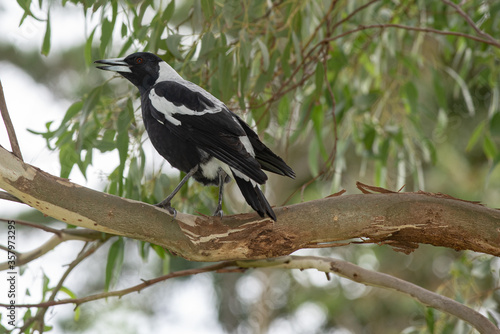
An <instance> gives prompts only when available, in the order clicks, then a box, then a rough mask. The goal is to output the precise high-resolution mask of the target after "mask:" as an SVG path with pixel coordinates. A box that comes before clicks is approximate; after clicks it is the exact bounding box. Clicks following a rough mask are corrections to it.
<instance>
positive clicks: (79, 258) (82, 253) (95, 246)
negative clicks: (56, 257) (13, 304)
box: [20, 240, 104, 333]
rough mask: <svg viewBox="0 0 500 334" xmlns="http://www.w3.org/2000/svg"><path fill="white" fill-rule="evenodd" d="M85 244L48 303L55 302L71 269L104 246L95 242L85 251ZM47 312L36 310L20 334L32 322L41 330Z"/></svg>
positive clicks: (41, 308)
mask: <svg viewBox="0 0 500 334" xmlns="http://www.w3.org/2000/svg"><path fill="white" fill-rule="evenodd" d="M87 244H88V243H85V245H84V246H83V247H82V249H81V251H80V252H79V253H78V256H77V258H76V259H75V260H74V261H73V262H71V263H70V264H69V266H68V268H67V269H66V271H65V272H64V274H63V275H62V277H61V279H60V280H59V282H58V283H57V285H56V286H55V287H54V288H53V289H52V294H51V295H50V297H49V299H48V302H50V301H54V300H55V298H56V295H57V293H58V292H59V291H60V290H61V288H62V287H63V283H64V281H65V280H66V278H67V277H68V275H69V274H70V273H71V271H73V269H75V268H76V266H77V265H79V264H80V262H82V261H83V260H85V259H86V258H88V257H89V256H90V255H92V254H93V253H94V252H95V251H96V250H97V249H99V247H101V246H102V245H103V244H104V241H102V240H99V241H97V242H94V243H93V244H92V245H91V247H89V248H88V249H87ZM47 311H48V307H40V308H38V311H37V313H36V315H35V316H33V317H32V318H29V319H27V320H26V321H25V323H24V324H23V327H22V328H21V329H20V332H21V333H22V332H23V331H24V330H25V329H26V328H29V327H30V326H31V324H32V323H34V322H38V326H36V325H35V327H37V328H39V329H40V328H43V327H44V323H45V321H44V320H45V313H46V312H47Z"/></svg>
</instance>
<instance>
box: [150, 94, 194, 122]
mask: <svg viewBox="0 0 500 334" xmlns="http://www.w3.org/2000/svg"><path fill="white" fill-rule="evenodd" d="M149 99H150V100H151V105H153V107H154V108H155V109H156V110H158V112H160V113H162V114H163V116H165V119H166V120H167V121H168V122H170V123H172V124H173V125H181V121H179V120H178V119H176V118H174V117H172V115H173V114H175V113H177V112H178V111H177V110H178V109H181V108H185V109H187V108H186V107H184V106H176V105H174V104H173V103H172V102H170V101H169V100H167V99H165V98H164V97H161V96H159V95H157V94H156V92H155V90H154V88H153V89H151V91H150V92H149ZM159 122H160V121H159ZM160 123H161V122H160Z"/></svg>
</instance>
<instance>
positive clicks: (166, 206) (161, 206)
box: [156, 165, 199, 217]
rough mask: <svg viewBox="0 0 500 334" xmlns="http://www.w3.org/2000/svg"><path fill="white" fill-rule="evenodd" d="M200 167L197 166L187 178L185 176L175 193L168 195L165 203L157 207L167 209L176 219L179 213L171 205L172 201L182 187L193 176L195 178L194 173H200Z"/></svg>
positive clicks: (162, 202)
mask: <svg viewBox="0 0 500 334" xmlns="http://www.w3.org/2000/svg"><path fill="white" fill-rule="evenodd" d="M198 167H199V166H198V165H196V166H195V167H193V168H192V169H191V170H190V171H189V173H187V174H186V176H184V178H183V179H182V180H181V182H179V184H178V185H177V187H175V189H174V191H172V193H171V194H170V195H168V197H167V198H165V199H164V200H163V201H161V202H160V203H158V204H156V206H158V207H160V208H163V209H167V210H168V212H170V214H172V215H174V217H175V216H176V215H177V211H176V210H175V209H174V208H173V207H172V206H171V205H170V201H171V200H172V198H174V196H175V195H176V194H177V193H178V192H179V190H181V188H182V186H183V185H184V184H185V183H186V182H187V181H188V180H189V178H190V177H191V176H193V175H194V173H196V172H197V171H198Z"/></svg>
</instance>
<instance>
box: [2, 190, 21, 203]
mask: <svg viewBox="0 0 500 334" xmlns="http://www.w3.org/2000/svg"><path fill="white" fill-rule="evenodd" d="M0 199H4V200H6V201H11V202H17V203H22V204H25V203H24V202H23V201H21V200H20V199H19V198H17V197H16V196H14V195H11V194H9V193H8V192H6V191H0Z"/></svg>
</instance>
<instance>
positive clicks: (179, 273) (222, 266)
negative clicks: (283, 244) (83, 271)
mask: <svg viewBox="0 0 500 334" xmlns="http://www.w3.org/2000/svg"><path fill="white" fill-rule="evenodd" d="M234 266H235V262H234V261H225V262H221V263H217V264H213V265H209V266H206V267H203V268H197V269H187V270H180V271H176V272H173V273H170V274H167V275H163V276H160V277H157V278H153V279H150V280H143V281H142V283H141V284H137V285H135V286H133V287H130V288H127V289H123V290H117V291H110V292H103V293H97V294H94V295H90V296H87V297H82V298H74V299H69V298H68V299H61V300H54V301H50V302H49V301H47V302H43V303H37V304H16V305H15V306H16V307H49V306H55V305H63V304H75V305H76V306H79V305H81V304H83V303H87V302H90V301H93V300H98V299H104V298H108V297H122V296H125V295H127V294H130V293H132V292H139V291H142V290H143V289H145V288H147V287H149V286H151V285H153V284H155V283H158V282H162V281H166V280H168V279H170V278H175V277H184V276H191V275H196V274H200V273H207V272H211V271H219V270H223V269H226V268H228V267H234ZM9 306H10V304H2V303H0V307H9Z"/></svg>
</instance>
